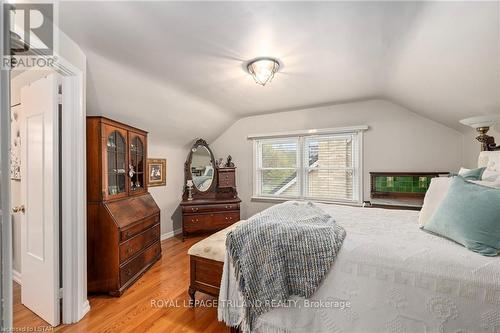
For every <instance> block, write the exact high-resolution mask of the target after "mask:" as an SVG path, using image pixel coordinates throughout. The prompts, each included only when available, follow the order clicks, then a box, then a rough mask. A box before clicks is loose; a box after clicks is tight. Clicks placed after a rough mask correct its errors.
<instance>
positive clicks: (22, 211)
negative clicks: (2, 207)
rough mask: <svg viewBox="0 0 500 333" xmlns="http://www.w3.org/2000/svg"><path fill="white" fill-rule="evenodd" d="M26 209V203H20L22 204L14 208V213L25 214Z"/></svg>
mask: <svg viewBox="0 0 500 333" xmlns="http://www.w3.org/2000/svg"><path fill="white" fill-rule="evenodd" d="M25 211H26V209H25V208H24V205H20V206H16V207H14V208H12V212H13V213H19V212H21V213H23V214H24V212H25Z"/></svg>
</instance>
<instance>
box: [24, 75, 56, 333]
mask: <svg viewBox="0 0 500 333" xmlns="http://www.w3.org/2000/svg"><path fill="white" fill-rule="evenodd" d="M57 94H58V90H57V79H56V76H55V75H54V74H51V75H48V76H47V77H46V78H42V79H39V80H38V81H35V82H32V83H31V84H30V85H29V86H26V87H24V88H22V89H21V106H22V112H21V116H20V120H21V121H20V125H21V198H22V202H23V204H24V209H25V213H24V215H23V217H24V218H23V219H22V222H21V252H22V255H21V256H22V272H21V274H22V286H21V302H22V303H23V304H24V305H25V306H26V307H28V308H29V309H30V310H31V311H33V312H34V313H36V314H37V315H38V316H40V317H41V318H43V319H44V320H45V321H47V322H48V323H49V324H50V325H52V326H57V325H59V322H60V311H59V236H58V235H59V186H58V184H59V170H58V166H59V164H58V161H59V155H58V154H59V153H58V145H59V139H58V138H59V134H58V131H59V124H58V96H57Z"/></svg>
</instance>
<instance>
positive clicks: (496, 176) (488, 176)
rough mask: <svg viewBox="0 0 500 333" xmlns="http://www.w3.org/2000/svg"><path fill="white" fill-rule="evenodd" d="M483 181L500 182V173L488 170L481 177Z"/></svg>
mask: <svg viewBox="0 0 500 333" xmlns="http://www.w3.org/2000/svg"><path fill="white" fill-rule="evenodd" d="M481 180H486V181H489V182H496V181H497V180H500V172H498V171H492V170H488V169H486V170H484V172H483V176H482V177H481Z"/></svg>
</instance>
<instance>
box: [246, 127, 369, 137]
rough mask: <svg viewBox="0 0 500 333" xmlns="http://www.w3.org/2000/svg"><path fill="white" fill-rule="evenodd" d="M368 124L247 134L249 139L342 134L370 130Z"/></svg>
mask: <svg viewBox="0 0 500 333" xmlns="http://www.w3.org/2000/svg"><path fill="white" fill-rule="evenodd" d="M368 128H369V127H368V125H358V126H349V127H334V128H321V129H308V130H298V131H286V132H272V133H265V134H250V135H248V136H247V139H248V140H252V139H266V138H282V137H288V136H301V135H315V134H340V133H350V132H362V131H366V130H368Z"/></svg>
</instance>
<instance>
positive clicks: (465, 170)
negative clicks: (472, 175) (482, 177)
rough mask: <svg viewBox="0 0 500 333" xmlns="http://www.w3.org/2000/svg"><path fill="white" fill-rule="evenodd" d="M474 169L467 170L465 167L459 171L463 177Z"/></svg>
mask: <svg viewBox="0 0 500 333" xmlns="http://www.w3.org/2000/svg"><path fill="white" fill-rule="evenodd" d="M471 170H472V169H467V168H464V167H461V168H460V170H459V171H458V174H459V175H460V176H462V175H463V174H464V173H466V172H469V171H471Z"/></svg>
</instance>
